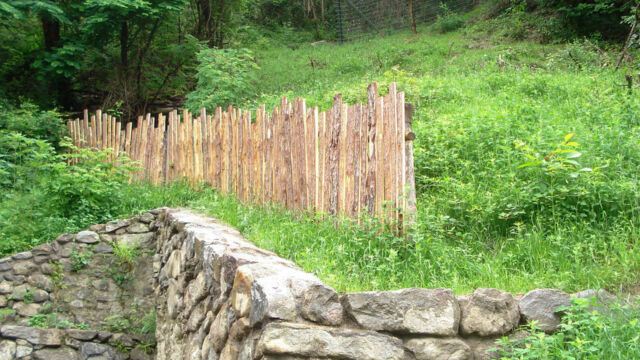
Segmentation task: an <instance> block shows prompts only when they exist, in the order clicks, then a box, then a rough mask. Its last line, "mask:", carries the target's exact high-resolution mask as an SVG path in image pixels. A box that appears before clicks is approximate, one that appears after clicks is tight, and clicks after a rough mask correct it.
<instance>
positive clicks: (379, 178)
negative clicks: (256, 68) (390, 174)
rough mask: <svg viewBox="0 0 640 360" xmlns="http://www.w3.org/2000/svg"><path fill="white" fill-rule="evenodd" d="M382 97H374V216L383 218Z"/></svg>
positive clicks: (383, 154) (383, 128)
mask: <svg viewBox="0 0 640 360" xmlns="http://www.w3.org/2000/svg"><path fill="white" fill-rule="evenodd" d="M383 107H384V99H383V98H381V97H380V98H376V107H375V111H376V119H377V120H376V146H375V148H376V200H375V204H376V211H375V215H376V217H379V218H380V219H382V218H383V215H384V210H383V203H384V186H385V183H384V174H385V172H384V165H385V157H384V156H385V153H384V130H385V127H384V125H385V124H384V116H383V115H384V111H383Z"/></svg>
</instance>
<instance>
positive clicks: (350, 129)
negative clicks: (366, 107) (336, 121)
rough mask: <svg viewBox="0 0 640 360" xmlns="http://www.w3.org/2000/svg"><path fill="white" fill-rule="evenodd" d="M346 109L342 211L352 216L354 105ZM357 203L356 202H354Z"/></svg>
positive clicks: (354, 151)
mask: <svg viewBox="0 0 640 360" xmlns="http://www.w3.org/2000/svg"><path fill="white" fill-rule="evenodd" d="M345 110H346V115H347V116H346V121H344V122H343V126H344V129H345V131H344V135H343V139H344V143H343V146H342V149H344V154H343V158H344V160H343V161H344V162H343V176H344V177H343V178H342V180H343V182H342V184H343V185H344V186H342V191H341V193H342V194H344V195H343V196H344V199H343V206H344V208H343V209H342V212H343V213H344V214H345V215H346V216H348V217H353V214H354V208H353V204H354V201H355V194H356V193H355V192H354V191H353V190H354V182H355V172H356V168H355V166H356V159H355V158H356V154H357V153H356V144H355V142H356V128H355V125H356V121H355V120H356V119H355V117H356V107H355V106H353V105H352V106H349V107H345ZM356 203H357V202H356Z"/></svg>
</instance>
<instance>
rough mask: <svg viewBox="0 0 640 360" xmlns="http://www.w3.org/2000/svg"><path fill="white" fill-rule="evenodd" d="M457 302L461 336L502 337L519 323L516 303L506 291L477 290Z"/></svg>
mask: <svg viewBox="0 0 640 360" xmlns="http://www.w3.org/2000/svg"><path fill="white" fill-rule="evenodd" d="M459 302H460V312H461V318H460V331H461V332H462V334H463V335H467V336H468V335H474V334H475V335H479V336H495V335H504V334H507V333H509V332H511V331H512V330H513V329H515V328H516V327H518V324H519V323H520V312H519V310H518V303H517V302H516V300H515V299H514V298H513V296H512V295H511V294H510V293H508V292H506V291H502V290H497V289H477V290H476V291H474V292H473V294H471V295H470V296H468V297H466V298H465V299H464V300H461V301H459Z"/></svg>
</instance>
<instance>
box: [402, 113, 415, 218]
mask: <svg viewBox="0 0 640 360" xmlns="http://www.w3.org/2000/svg"><path fill="white" fill-rule="evenodd" d="M404 105H405V107H404V108H405V113H404V119H405V134H407V136H406V137H405V143H404V144H405V173H404V176H405V187H406V191H405V199H406V203H405V208H404V210H405V217H404V218H403V222H402V224H403V226H405V230H406V229H407V227H411V226H412V225H413V224H415V222H416V220H417V219H416V213H417V207H416V204H417V202H416V181H415V168H414V164H413V137H414V136H415V135H413V132H412V131H413V129H412V124H411V122H412V117H413V106H412V105H410V104H404Z"/></svg>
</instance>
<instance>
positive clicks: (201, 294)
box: [0, 209, 607, 360]
mask: <svg viewBox="0 0 640 360" xmlns="http://www.w3.org/2000/svg"><path fill="white" fill-rule="evenodd" d="M123 248H124V249H132V248H137V249H138V253H137V254H138V257H137V258H136V264H135V266H134V267H133V268H132V269H131V270H130V271H122V269H120V268H122V267H123V266H124V265H123V263H122V256H118V254H117V253H119V251H118V249H123ZM114 252H115V253H116V254H114ZM89 253H91V254H90V255H89V257H88V259H90V260H89V266H87V267H86V268H81V269H77V265H78V259H82V258H83V257H82V256H83V254H89ZM74 266H75V267H74ZM114 269H115V270H118V269H120V270H119V271H114ZM123 275H127V276H128V277H126V276H125V278H126V279H128V280H127V281H126V282H124V283H122V279H123ZM0 279H1V280H2V281H1V282H0V311H4V313H3V314H4V318H3V319H2V323H4V324H5V325H3V326H2V327H0V360H4V359H14V358H21V359H94V360H98V359H134V360H135V359H150V358H151V357H152V355H151V354H149V351H148V350H149V349H150V348H151V345H152V344H153V343H154V339H150V338H149V336H148V335H147V336H145V335H141V334H139V333H136V329H135V327H133V326H131V327H130V328H128V329H126V330H127V331H124V332H128V334H123V333H114V331H107V330H109V328H110V327H111V328H113V324H111V323H110V322H113V317H114V316H116V318H117V317H118V316H120V317H122V318H123V319H126V320H127V321H129V322H131V323H133V322H135V321H137V320H136V319H138V320H139V318H137V317H136V316H134V315H132V314H139V313H145V314H153V311H154V310H155V315H156V328H155V342H157V344H156V348H155V355H154V356H155V358H156V359H158V360H174V359H193V360H220V359H222V360H236V359H237V360H260V359H262V360H296V359H298V360H302V359H308V360H328V359H351V360H374V359H390V360H396V359H397V360H400V359H416V360H423V359H486V358H491V355H492V354H491V353H489V352H488V349H490V348H494V347H495V346H496V345H495V340H496V339H497V338H499V337H502V336H509V337H512V338H519V337H520V336H522V335H523V334H521V333H519V332H518V331H517V328H518V326H519V325H520V324H522V323H524V322H526V321H529V320H536V321H538V325H539V326H540V327H541V328H542V329H543V330H545V331H548V332H552V331H554V330H555V329H556V328H557V326H558V324H559V321H560V318H559V314H557V313H555V310H556V309H557V308H558V307H559V306H562V305H568V304H569V299H570V295H569V294H566V293H564V292H562V291H559V290H553V289H540V290H534V291H531V292H529V293H527V294H525V295H524V296H518V295H516V296H514V295H512V294H510V293H507V292H504V291H500V290H497V289H477V290H476V291H474V292H473V293H472V294H469V295H463V296H455V295H454V294H453V293H452V292H451V290H448V289H402V290H396V291H383V292H360V293H349V294H338V293H337V292H336V291H335V290H333V289H332V288H331V287H329V286H327V285H326V284H324V283H323V282H321V281H320V280H319V279H318V278H317V277H315V276H314V275H312V274H309V273H306V272H304V271H302V270H301V269H300V268H298V267H297V266H296V265H295V264H294V263H292V262H291V261H288V260H285V259H282V258H280V257H278V256H277V255H276V254H274V253H271V252H268V251H265V250H262V249H260V248H258V247H256V246H254V245H252V244H250V243H249V242H247V241H246V240H245V239H244V238H243V237H242V236H241V235H240V233H239V232H238V231H236V230H235V229H233V228H230V227H228V226H226V225H224V224H221V223H219V222H217V221H215V220H213V219H210V218H205V217H202V216H200V215H197V214H195V213H193V212H190V211H187V210H180V209H175V210H173V209H157V210H154V211H152V212H150V213H147V214H144V215H142V216H138V217H135V218H132V219H128V220H123V221H115V222H111V223H108V224H105V225H96V226H94V227H92V228H90V229H89V230H88V231H83V232H80V233H78V234H75V235H68V234H65V235H62V236H60V237H59V238H58V239H57V240H56V241H54V242H53V243H51V244H45V245H40V246H38V247H36V248H34V249H33V250H32V251H31V252H28V253H21V254H16V255H14V256H13V257H11V258H7V259H2V260H0ZM25 294H29V295H26V296H25ZM573 296H581V297H594V296H596V297H598V296H600V297H603V296H604V297H606V296H607V295H606V293H602V292H593V291H586V292H582V293H579V294H574V295H573ZM25 299H26V300H25ZM605 300H607V299H605ZM6 310H10V311H6ZM47 312H49V313H53V314H56V316H60V319H61V320H64V323H63V324H62V325H64V326H66V327H69V324H71V325H73V326H71V327H78V326H77V325H81V327H83V328H85V329H86V328H88V329H91V330H78V329H67V330H57V329H36V328H33V327H29V326H34V319H37V318H38V316H42V315H43V314H46V313H47ZM109 319H111V320H109ZM64 326H63V327H64Z"/></svg>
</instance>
